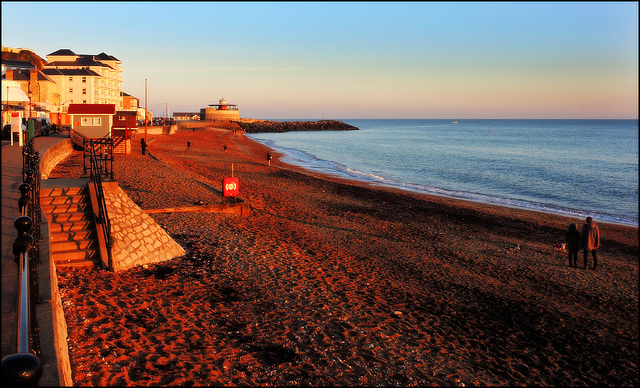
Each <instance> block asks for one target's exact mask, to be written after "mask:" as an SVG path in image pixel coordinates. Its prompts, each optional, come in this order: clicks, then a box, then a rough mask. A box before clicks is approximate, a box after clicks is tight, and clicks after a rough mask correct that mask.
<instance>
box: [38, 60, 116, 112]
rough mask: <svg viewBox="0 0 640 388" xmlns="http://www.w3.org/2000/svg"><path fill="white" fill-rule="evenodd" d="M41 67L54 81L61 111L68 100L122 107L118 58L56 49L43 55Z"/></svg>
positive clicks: (70, 102) (71, 102) (66, 105)
mask: <svg viewBox="0 0 640 388" xmlns="http://www.w3.org/2000/svg"><path fill="white" fill-rule="evenodd" d="M42 71H43V72H44V74H46V75H47V76H49V77H50V78H52V79H53V80H54V81H55V82H56V83H57V84H58V86H59V88H60V101H61V110H62V111H63V112H64V111H66V109H67V108H68V105H69V104H114V105H115V106H116V109H122V108H123V102H122V62H121V61H120V60H119V59H117V58H115V57H113V56H111V55H108V54H105V53H100V54H98V55H86V54H76V53H74V52H73V51H71V50H69V49H60V50H58V51H55V52H53V53H51V54H49V55H47V64H46V65H45V66H44V69H43V70H42Z"/></svg>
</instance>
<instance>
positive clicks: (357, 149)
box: [248, 119, 638, 227]
mask: <svg viewBox="0 0 640 388" xmlns="http://www.w3.org/2000/svg"><path fill="white" fill-rule="evenodd" d="M281 121H294V120H281ZM340 121H343V122H345V123H347V124H350V125H353V126H355V127H357V128H359V130H357V131H314V132H286V133H258V134H249V135H248V136H250V137H251V138H253V139H255V140H257V141H259V142H261V143H263V144H265V145H267V146H269V147H271V148H273V149H274V150H276V151H278V152H281V153H282V154H284V155H285V156H284V158H283V161H284V162H286V163H289V164H293V165H297V166H301V167H304V168H306V169H309V170H314V171H319V172H323V173H327V174H331V175H335V176H339V177H343V178H349V179H355V180H359V181H363V182H369V183H371V184H376V185H384V186H390V187H394V188H399V189H404V190H409V191H412V192H418V193H426V194H436V195H443V196H447V197H453V198H459V199H464V200H470V201H478V202H484V203H490V204H496V205H502V206H509V207H517V208H523V209H528V210H536V211H542V212H547V213H554V214H559V215H564V216H571V217H578V218H586V217H587V216H591V217H593V218H594V220H596V221H597V220H600V221H604V222H610V223H616V224H624V225H630V226H636V227H637V226H638V120H373V119H371V120H340Z"/></svg>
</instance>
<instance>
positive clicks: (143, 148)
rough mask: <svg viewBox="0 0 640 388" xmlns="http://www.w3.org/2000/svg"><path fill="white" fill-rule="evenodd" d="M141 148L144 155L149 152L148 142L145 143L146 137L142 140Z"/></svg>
mask: <svg viewBox="0 0 640 388" xmlns="http://www.w3.org/2000/svg"><path fill="white" fill-rule="evenodd" d="M140 148H141V149H142V155H144V154H145V152H146V151H147V142H145V141H144V137H141V138H140Z"/></svg>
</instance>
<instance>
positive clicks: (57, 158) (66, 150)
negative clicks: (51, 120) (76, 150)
mask: <svg viewBox="0 0 640 388" xmlns="http://www.w3.org/2000/svg"><path fill="white" fill-rule="evenodd" d="M72 152H73V146H72V144H71V139H67V140H64V141H61V142H60V143H58V144H55V145H53V146H51V147H49V148H48V149H47V150H46V151H45V152H44V154H42V155H40V179H48V178H49V174H51V171H53V169H54V168H55V167H56V166H57V165H58V163H60V162H62V161H63V160H65V159H66V158H67V157H68V156H69V155H71V153H72Z"/></svg>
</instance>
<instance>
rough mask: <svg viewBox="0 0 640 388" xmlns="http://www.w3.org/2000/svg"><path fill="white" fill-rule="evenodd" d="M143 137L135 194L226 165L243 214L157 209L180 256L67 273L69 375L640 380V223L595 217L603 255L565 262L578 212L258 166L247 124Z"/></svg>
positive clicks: (63, 285)
mask: <svg viewBox="0 0 640 388" xmlns="http://www.w3.org/2000/svg"><path fill="white" fill-rule="evenodd" d="M141 136H144V135H140V134H138V135H137V137H135V138H134V140H133V142H132V144H133V152H132V153H131V154H129V155H116V158H115V163H114V170H115V180H116V181H117V182H118V184H119V186H120V187H121V188H122V189H123V190H124V191H125V192H126V193H127V194H128V195H129V197H130V198H131V199H132V200H133V201H134V202H136V203H137V204H138V205H139V206H140V207H141V208H142V209H162V208H175V207H186V206H194V204H197V203H200V204H213V203H216V202H220V201H221V200H222V197H221V193H220V192H219V191H218V190H221V186H222V179H223V178H224V177H228V176H231V174H232V170H233V175H234V176H236V177H238V178H239V182H240V196H239V197H240V199H241V200H244V201H246V202H248V203H249V204H250V207H251V212H250V214H249V215H247V216H239V215H231V214H221V213H207V212H191V213H157V214H156V213H154V214H152V217H153V218H154V219H155V220H156V222H158V223H159V224H160V225H161V226H162V227H163V228H164V229H165V230H166V231H167V232H168V233H169V234H170V235H171V236H172V237H173V238H174V239H175V240H176V241H177V242H178V243H179V244H180V245H181V246H182V247H183V248H184V249H185V250H186V251H187V255H186V256H185V257H181V258H176V259H174V260H171V261H168V262H164V263H158V264H153V265H149V266H145V267H138V268H134V269H131V270H127V271H122V272H118V273H111V272H107V271H105V270H97V269H58V277H59V279H58V282H59V287H60V292H61V295H62V298H63V300H62V302H63V306H64V310H65V317H66V320H67V326H68V344H69V355H70V361H71V368H72V372H73V380H74V383H75V384H76V385H79V386H88V385H136V386H151V385H183V386H189V385H195V386H202V385H261V386H282V385H307V386H308V385H311V386H327V385H331V386H335V385H338V386H346V385H349V386H353V385H377V386H424V385H435V386H441V385H447V386H474V385H484V386H486V385H520V386H522V385H547V386H548V385H597V384H603V385H611V386H638V384H640V380H639V377H638V376H639V375H638V373H639V371H638V347H639V342H638V228H633V227H628V226H621V225H613V224H604V223H600V224H599V227H600V233H601V236H602V248H601V249H600V250H599V253H598V256H599V261H600V262H601V264H600V265H599V267H598V270H597V271H594V270H592V269H583V268H570V267H569V266H568V260H567V257H566V253H565V252H562V251H559V250H556V249H554V244H555V243H556V242H559V241H560V242H561V241H563V240H564V232H565V230H566V229H567V226H568V225H569V223H571V222H576V223H577V224H578V229H579V230H580V229H581V226H582V225H583V223H584V220H577V219H571V218H566V217H561V216H555V215H549V214H545V213H538V212H531V211H524V210H518V209H512V208H506V207H496V206H490V205H485V204H480V203H473V202H465V201H459V200H453V199H448V198H444V197H431V196H423V195H418V194H412V193H405V192H400V191H394V190H390V189H386V188H381V187H373V186H369V185H366V184H364V183H357V182H350V181H344V180H340V179H338V178H331V177H327V176H322V175H319V174H316V173H311V172H308V171H303V170H301V169H299V168H296V167H294V166H288V165H285V164H283V163H281V162H279V160H278V155H277V154H275V155H274V156H275V157H274V160H273V161H272V162H271V166H267V163H266V154H267V152H269V151H271V150H269V149H268V148H266V147H264V146H263V145H261V144H259V143H256V142H254V141H252V140H250V139H248V138H247V137H246V136H245V135H244V134H243V133H242V132H241V131H237V132H236V131H229V130H224V129H214V128H193V129H184V128H183V129H179V130H178V132H177V133H175V134H172V135H153V136H151V135H149V136H148V149H149V151H150V154H151V155H148V154H147V155H144V156H143V155H141V152H140V137H141ZM151 138H153V139H151ZM187 141H190V144H191V146H190V147H189V149H188V150H187V146H186V144H187ZM224 146H226V151H225V150H224V148H225V147H224ZM271 152H273V151H271ZM80 158H81V153H74V154H73V155H71V156H70V157H69V158H68V159H67V160H66V161H64V162H63V163H61V164H60V165H59V166H58V167H57V168H56V169H55V170H54V171H53V172H52V174H51V178H56V177H59V178H62V177H70V176H73V175H74V174H78V171H79V173H80V174H81V173H82V161H81V160H80ZM216 188H217V189H216ZM578 262H579V263H580V264H582V254H580V256H579V260H578Z"/></svg>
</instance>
